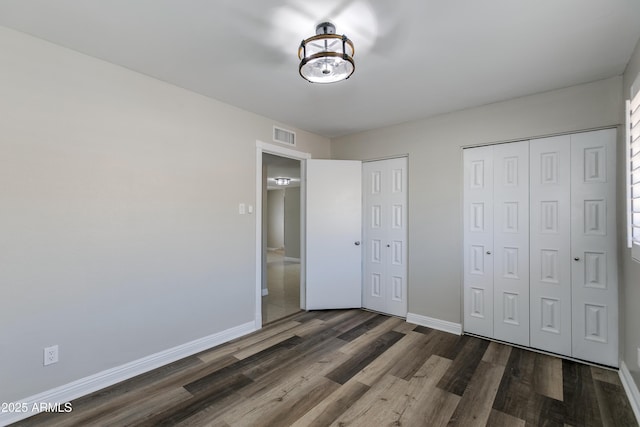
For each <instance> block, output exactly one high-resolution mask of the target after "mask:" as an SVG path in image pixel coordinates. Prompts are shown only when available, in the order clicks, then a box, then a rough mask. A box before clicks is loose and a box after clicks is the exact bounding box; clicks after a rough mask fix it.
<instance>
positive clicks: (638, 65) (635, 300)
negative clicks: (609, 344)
mask: <svg viewBox="0 0 640 427" xmlns="http://www.w3.org/2000/svg"><path fill="white" fill-rule="evenodd" d="M638 73H640V41H639V42H638V45H636V49H635V51H634V53H633V56H632V57H631V60H630V61H629V64H628V65H627V69H626V70H625V73H624V79H623V80H624V84H623V88H622V94H623V96H624V99H629V96H630V89H631V85H632V84H633V81H634V79H635V78H636V76H637V75H638ZM620 151H621V154H620V156H618V159H619V160H620V159H623V158H624V157H623V155H624V152H622V148H621V150H620ZM619 182H620V188H621V190H620V191H618V197H619V198H620V199H621V200H624V199H622V197H623V196H622V195H623V194H625V193H624V185H625V181H624V175H623V174H621V175H620V181H619ZM619 205H620V206H621V208H624V207H626V206H625V205H624V203H621V204H619ZM618 219H619V221H620V223H621V225H622V227H621V228H623V229H624V228H625V227H626V218H625V217H624V216H623V215H619V216H618ZM625 232H626V229H624V230H623V231H622V232H621V233H620V236H621V242H620V243H621V244H620V248H621V249H620V255H621V266H622V271H621V275H620V277H621V279H620V280H621V282H622V283H623V287H622V292H621V294H622V295H621V319H622V321H623V322H622V323H623V330H622V335H621V338H622V341H623V343H624V346H623V356H624V357H623V360H624V362H625V364H626V365H627V367H628V368H629V371H631V375H633V378H634V380H635V382H636V384H640V367H639V366H638V348H639V347H640V333H639V332H638V331H640V310H639V309H638V304H639V303H640V263H638V262H635V261H633V260H632V259H631V251H630V250H629V249H627V247H626V239H625V238H624V236H625Z"/></svg>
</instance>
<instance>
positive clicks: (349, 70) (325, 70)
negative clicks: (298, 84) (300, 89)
mask: <svg viewBox="0 0 640 427" xmlns="http://www.w3.org/2000/svg"><path fill="white" fill-rule="evenodd" d="M353 53H354V50H353V43H352V42H351V40H349V39H348V38H347V36H345V35H341V36H340V35H338V34H336V27H335V25H333V24H332V23H331V22H323V23H321V24H318V26H317V27H316V35H315V36H312V37H309V38H308V39H305V40H303V41H302V43H300V48H299V49H298V58H300V68H299V71H300V75H301V76H302V78H304V79H305V80H308V81H310V82H312V83H335V82H339V81H341V80H346V79H348V78H349V77H350V76H351V74H353V71H354V70H355V68H356V65H355V63H354V62H353Z"/></svg>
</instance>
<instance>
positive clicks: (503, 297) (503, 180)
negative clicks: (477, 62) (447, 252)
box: [464, 141, 529, 346]
mask: <svg viewBox="0 0 640 427" xmlns="http://www.w3.org/2000/svg"><path fill="white" fill-rule="evenodd" d="M528 154H529V150H528V142H527V141H522V142H517V143H510V144H502V145H495V146H488V147H480V148H474V149H468V150H465V151H464V165H465V167H464V170H465V172H464V182H465V191H464V227H465V232H464V251H465V259H464V288H465V290H464V294H465V299H464V311H465V331H467V332H471V333H475V334H478V335H483V336H487V337H492V338H496V339H500V340H504V341H509V342H513V343H516V344H520V345H527V346H528V345H529V228H528V227H529V161H528Z"/></svg>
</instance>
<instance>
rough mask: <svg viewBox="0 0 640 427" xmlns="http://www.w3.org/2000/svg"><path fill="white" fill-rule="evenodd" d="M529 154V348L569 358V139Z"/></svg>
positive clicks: (545, 141) (548, 142)
mask: <svg viewBox="0 0 640 427" xmlns="http://www.w3.org/2000/svg"><path fill="white" fill-rule="evenodd" d="M529 152H530V165H531V167H530V170H531V179H530V181H531V194H530V202H531V226H530V236H531V246H530V250H531V275H530V278H531V289H530V298H531V347H534V348H538V349H541V350H546V351H551V352H554V353H558V354H563V355H566V356H571V261H570V260H571V214H570V212H571V136H570V135H564V136H556V137H550V138H541V139H535V140H532V141H531V142H530V145H529Z"/></svg>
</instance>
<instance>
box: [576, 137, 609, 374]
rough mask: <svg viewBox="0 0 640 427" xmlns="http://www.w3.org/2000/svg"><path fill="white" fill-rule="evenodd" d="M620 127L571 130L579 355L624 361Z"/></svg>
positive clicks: (607, 363) (595, 359) (588, 358)
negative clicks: (620, 281) (618, 178)
mask: <svg viewBox="0 0 640 427" xmlns="http://www.w3.org/2000/svg"><path fill="white" fill-rule="evenodd" d="M615 145H616V131H615V129H607V130H601V131H596V132H585V133H579V134H574V135H571V162H572V163H571V175H572V179H571V205H572V210H571V223H572V228H571V233H572V240H571V242H572V245H571V252H572V261H571V264H572V268H571V275H572V282H573V286H572V299H573V309H572V312H573V357H576V358H579V359H586V360H590V361H593V362H598V363H603V364H606V365H610V366H618V286H617V282H618V278H617V257H616V223H615V221H616V218H615V208H616V187H615V167H616V149H615Z"/></svg>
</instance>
